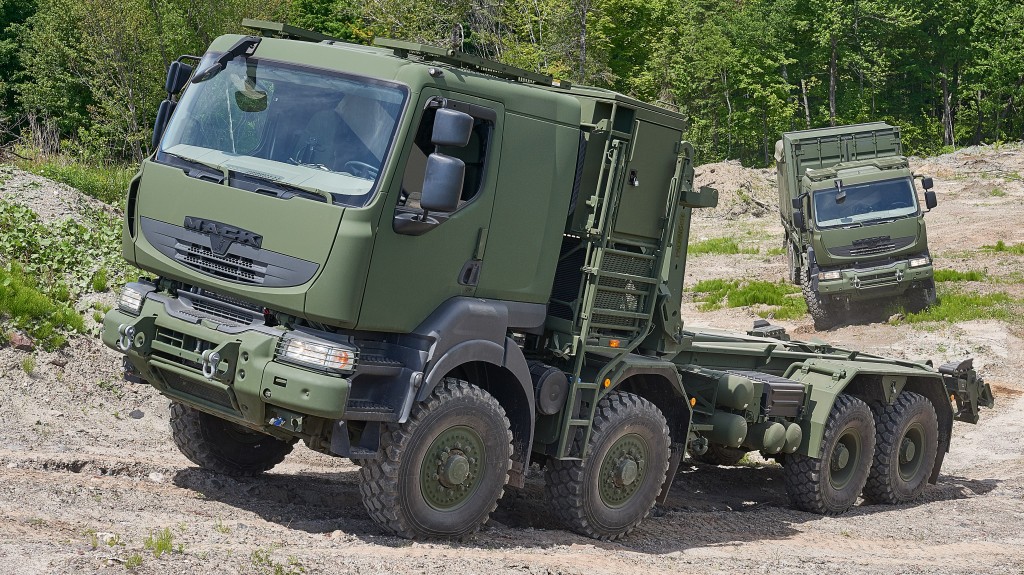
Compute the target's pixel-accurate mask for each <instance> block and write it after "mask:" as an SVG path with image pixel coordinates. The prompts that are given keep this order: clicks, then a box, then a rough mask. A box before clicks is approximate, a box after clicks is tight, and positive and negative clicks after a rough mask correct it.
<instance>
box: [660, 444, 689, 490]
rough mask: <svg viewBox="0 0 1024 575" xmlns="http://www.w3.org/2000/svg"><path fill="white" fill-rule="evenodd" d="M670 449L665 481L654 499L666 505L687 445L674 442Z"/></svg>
mask: <svg viewBox="0 0 1024 575" xmlns="http://www.w3.org/2000/svg"><path fill="white" fill-rule="evenodd" d="M669 451H670V452H671V453H670V455H669V457H668V473H666V474H665V483H662V484H661V492H660V493H658V497H657V499H655V500H654V502H655V503H657V504H658V505H664V504H665V501H667V500H668V493H669V491H671V490H672V480H674V479H675V478H676V473H677V472H678V471H679V464H680V463H682V461H683V453H685V452H686V445H685V444H683V443H673V444H672V447H670V448H669Z"/></svg>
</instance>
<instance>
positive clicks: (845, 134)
mask: <svg viewBox="0 0 1024 575" xmlns="http://www.w3.org/2000/svg"><path fill="white" fill-rule="evenodd" d="M776 159H777V162H778V165H777V170H778V185H779V202H780V203H779V205H780V214H781V217H782V222H783V227H784V229H785V234H786V239H785V242H786V249H787V255H788V265H789V278H790V280H791V281H792V282H794V283H796V284H798V285H802V286H803V290H804V296H805V298H806V299H807V305H808V309H809V311H810V312H811V315H812V317H813V319H814V322H815V326H816V327H817V328H818V329H826V328H828V327H831V326H832V325H835V324H836V323H838V322H840V321H841V320H842V319H843V318H844V317H846V315H847V312H849V311H850V310H851V309H852V308H856V306H859V305H862V304H861V303H860V302H864V301H867V300H874V301H876V302H878V301H885V300H891V301H896V302H902V303H903V304H904V306H905V307H906V308H907V309H909V310H911V311H918V310H920V309H923V308H924V307H926V306H927V305H929V304H930V303H932V302H934V300H935V283H934V280H933V271H932V260H931V254H930V252H929V251H928V234H927V229H926V226H925V221H924V214H925V213H926V212H927V211H928V210H930V209H931V208H933V207H935V204H936V202H935V194H934V192H932V191H930V187H931V179H930V178H919V177H916V176H915V175H914V173H913V172H912V171H911V169H910V166H909V163H908V161H907V159H906V158H905V157H903V156H902V155H901V149H900V135H899V129H898V128H895V127H893V126H889V125H887V124H884V123H874V124H861V125H855V126H843V127H838V128H824V129H819V130H807V131H802V132H789V133H787V134H784V135H783V139H782V140H780V141H779V142H778V144H777V146H776ZM918 184H920V185H922V186H923V187H924V193H923V194H922V193H921V192H920V191H919V190H918V187H917V186H918Z"/></svg>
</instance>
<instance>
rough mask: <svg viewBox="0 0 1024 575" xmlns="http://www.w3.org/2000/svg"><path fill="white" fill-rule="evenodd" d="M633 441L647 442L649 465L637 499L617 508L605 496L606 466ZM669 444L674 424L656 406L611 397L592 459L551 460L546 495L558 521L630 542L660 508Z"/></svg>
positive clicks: (602, 406)
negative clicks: (618, 447)
mask: <svg viewBox="0 0 1024 575" xmlns="http://www.w3.org/2000/svg"><path fill="white" fill-rule="evenodd" d="M627 435H634V436H637V437H640V438H642V440H643V442H644V443H645V445H646V446H647V450H646V451H647V453H648V463H647V466H646V467H645V468H644V471H643V474H642V475H641V477H640V478H639V481H640V484H639V485H638V486H637V487H636V488H635V490H634V493H633V494H632V495H631V496H629V498H628V499H627V500H626V501H625V502H623V504H622V505H620V506H617V507H612V506H610V505H608V504H607V503H606V502H605V501H604V500H603V498H602V496H601V494H600V492H599V483H600V476H601V463H602V461H603V460H604V458H605V457H606V455H607V454H608V452H609V451H610V450H611V448H612V447H613V446H615V444H616V443H617V442H618V441H619V440H620V439H622V438H624V437H626V436H627ZM669 444H670V439H669V432H668V424H667V423H666V422H665V417H664V416H663V415H662V414H661V411H660V410H658V408H657V407H655V405H654V404H653V403H651V402H649V401H647V400H646V399H644V398H642V397H639V396H637V395H633V394H632V393H627V392H624V391H613V392H611V393H609V394H608V395H606V396H605V397H604V398H602V399H601V401H600V402H598V404H597V413H596V414H595V415H594V424H593V431H592V432H591V434H590V442H589V444H588V449H587V455H586V458H585V459H584V460H583V461H560V460H555V459H550V460H548V465H547V468H546V469H545V486H544V489H545V492H546V494H547V497H548V500H549V501H550V502H551V506H552V509H553V511H554V513H555V515H556V516H557V517H558V518H560V519H561V520H562V522H563V523H564V524H565V525H566V526H567V527H569V529H571V530H573V531H575V532H577V533H579V534H581V535H586V536H588V537H593V538H595V539H603V540H613V539H619V538H621V537H624V536H626V535H627V534H629V532H630V531H632V530H633V529H635V528H636V527H637V525H639V524H640V522H641V521H643V520H644V519H645V518H646V517H647V515H648V514H650V512H651V509H652V508H653V507H654V501H655V499H657V497H658V493H660V491H661V486H662V484H663V483H664V482H665V474H666V473H667V471H668V464H669Z"/></svg>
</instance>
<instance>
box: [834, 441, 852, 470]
mask: <svg viewBox="0 0 1024 575" xmlns="http://www.w3.org/2000/svg"><path fill="white" fill-rule="evenodd" d="M849 464H850V450H849V448H847V447H846V446H845V445H843V444H842V443H840V444H838V445H836V450H835V452H834V453H833V454H832V471H839V470H840V469H843V468H845V467H846V466H847V465H849Z"/></svg>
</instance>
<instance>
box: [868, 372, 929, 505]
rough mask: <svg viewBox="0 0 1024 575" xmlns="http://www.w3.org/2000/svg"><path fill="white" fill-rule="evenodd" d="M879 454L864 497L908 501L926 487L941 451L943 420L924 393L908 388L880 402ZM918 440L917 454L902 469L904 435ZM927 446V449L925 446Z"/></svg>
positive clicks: (877, 415) (877, 418)
mask: <svg viewBox="0 0 1024 575" xmlns="http://www.w3.org/2000/svg"><path fill="white" fill-rule="evenodd" d="M871 411H872V413H873V414H874V416H875V456H874V461H873V462H872V464H871V472H870V473H869V474H868V482H867V485H865V486H864V499H866V500H868V501H870V502H872V503H889V504H897V503H906V502H908V501H913V500H914V499H917V498H918V497H919V496H920V495H921V492H922V491H924V488H925V485H927V483H928V478H929V477H930V476H931V474H932V467H933V466H934V465H935V457H936V455H937V454H938V452H939V420H938V417H936V415H935V407H934V406H933V405H932V402H931V401H929V400H928V399H927V398H926V397H924V396H923V395H920V394H917V393H913V392H910V391H904V392H902V393H900V394H899V395H898V396H896V401H895V402H893V404H892V405H886V404H883V403H876V404H875V405H873V406H872V410H871ZM905 438H906V439H907V440H908V441H912V442H913V443H914V444H915V446H916V447H915V450H914V454H913V456H912V458H911V460H910V461H908V462H906V463H907V464H911V463H913V465H911V466H910V469H901V454H903V453H904V451H903V449H902V446H903V443H904V439H905ZM921 448H923V449H921Z"/></svg>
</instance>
